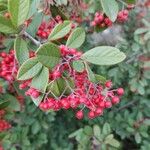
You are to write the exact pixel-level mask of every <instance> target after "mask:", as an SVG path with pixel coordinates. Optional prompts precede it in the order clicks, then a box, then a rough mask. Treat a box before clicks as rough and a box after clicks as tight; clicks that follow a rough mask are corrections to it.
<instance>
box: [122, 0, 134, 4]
mask: <svg viewBox="0 0 150 150" xmlns="http://www.w3.org/2000/svg"><path fill="white" fill-rule="evenodd" d="M125 2H127V3H128V4H134V3H135V2H136V0H125Z"/></svg>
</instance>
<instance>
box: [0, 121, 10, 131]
mask: <svg viewBox="0 0 150 150" xmlns="http://www.w3.org/2000/svg"><path fill="white" fill-rule="evenodd" d="M10 128H11V125H10V124H9V123H8V122H7V121H6V120H3V119H1V120H0V132H2V131H5V130H8V129H10Z"/></svg>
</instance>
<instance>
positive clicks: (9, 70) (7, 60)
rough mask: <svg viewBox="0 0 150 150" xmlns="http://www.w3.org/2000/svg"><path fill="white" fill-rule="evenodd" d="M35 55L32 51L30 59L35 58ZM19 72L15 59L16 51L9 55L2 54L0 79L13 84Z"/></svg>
mask: <svg viewBox="0 0 150 150" xmlns="http://www.w3.org/2000/svg"><path fill="white" fill-rule="evenodd" d="M34 56H35V53H34V52H33V51H30V53H29V57H30V58H31V57H34ZM17 72H18V64H17V61H16V59H15V54H14V50H10V51H9V53H6V52H0V78H3V79H5V80H7V81H8V82H9V83H12V82H13V81H14V80H15V77H16V75H17Z"/></svg>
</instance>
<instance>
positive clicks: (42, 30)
mask: <svg viewBox="0 0 150 150" xmlns="http://www.w3.org/2000/svg"><path fill="white" fill-rule="evenodd" d="M62 22H63V20H62V18H61V16H59V15H57V16H56V17H55V18H54V19H53V20H50V21H49V22H48V23H47V22H45V21H43V22H42V23H41V25H40V27H39V29H38V31H37V36H38V37H40V38H41V39H47V38H48V36H49V34H50V33H51V31H52V29H53V28H54V27H55V26H56V24H58V23H62Z"/></svg>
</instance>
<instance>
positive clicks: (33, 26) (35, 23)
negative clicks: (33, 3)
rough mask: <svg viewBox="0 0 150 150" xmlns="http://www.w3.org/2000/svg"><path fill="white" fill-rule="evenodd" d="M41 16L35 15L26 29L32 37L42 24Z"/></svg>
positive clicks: (40, 14)
mask: <svg viewBox="0 0 150 150" xmlns="http://www.w3.org/2000/svg"><path fill="white" fill-rule="evenodd" d="M42 18H43V14H42V13H37V14H36V15H35V16H34V17H33V19H32V22H31V23H30V24H29V26H28V28H27V32H28V33H29V34H30V35H31V36H32V37H35V36H36V33H37V31H38V28H39V26H40V24H41V22H42Z"/></svg>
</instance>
